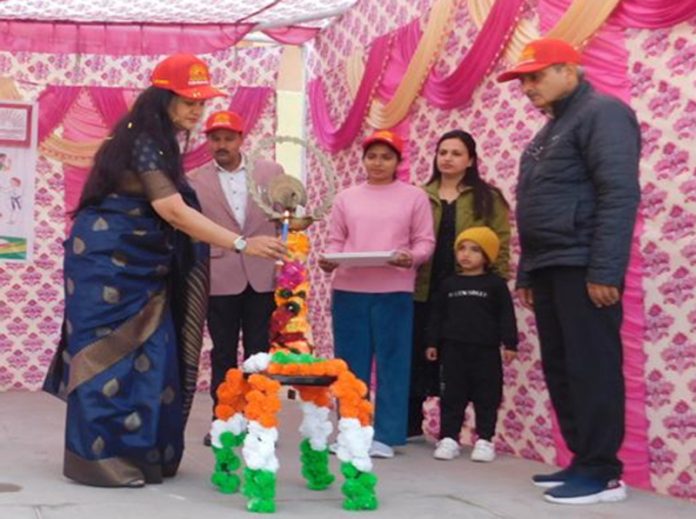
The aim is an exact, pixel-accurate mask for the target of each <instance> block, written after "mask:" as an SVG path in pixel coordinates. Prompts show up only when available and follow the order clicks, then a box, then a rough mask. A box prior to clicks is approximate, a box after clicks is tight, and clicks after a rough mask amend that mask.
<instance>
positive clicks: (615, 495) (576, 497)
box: [544, 476, 626, 505]
mask: <svg viewBox="0 0 696 519" xmlns="http://www.w3.org/2000/svg"><path fill="white" fill-rule="evenodd" d="M544 499H546V500H547V501H549V502H551V503H558V504H561V505H591V504H594V503H615V502H617V501H623V500H624V499H626V485H625V484H624V482H623V481H621V480H619V479H611V480H609V481H606V480H604V479H593V478H588V477H584V476H572V477H571V478H570V479H568V480H567V481H566V482H565V483H563V484H562V485H560V486H557V487H554V488H551V489H549V490H547V491H546V492H544Z"/></svg>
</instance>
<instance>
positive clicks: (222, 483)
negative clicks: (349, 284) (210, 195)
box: [211, 231, 378, 512]
mask: <svg viewBox="0 0 696 519" xmlns="http://www.w3.org/2000/svg"><path fill="white" fill-rule="evenodd" d="M287 247H288V256H287V257H286V258H285V260H284V261H283V264H282V266H281V267H280V269H279V271H278V275H277V279H276V291H275V300H276V305H277V308H276V310H275V311H274V313H273V315H272V317H271V329H270V341H271V351H270V354H267V353H260V354H257V355H254V356H252V357H250V358H249V359H247V360H246V361H245V362H244V364H243V366H242V371H240V370H238V369H231V370H230V371H228V373H227V375H226V378H225V381H224V382H223V383H222V384H221V385H220V387H219V388H218V389H217V395H218V401H219V403H218V405H217V406H216V408H215V416H216V418H217V419H216V420H215V421H214V422H213V425H212V428H211V439H212V446H213V452H214V453H215V460H216V464H215V471H214V473H213V476H212V481H213V484H215V485H216V486H217V487H218V488H219V489H220V491H222V492H226V493H233V492H236V491H237V490H238V489H239V485H240V478H239V476H238V475H237V471H238V470H239V468H240V465H241V464H240V462H239V458H238V457H237V455H236V453H235V449H236V448H238V447H239V446H240V445H243V447H242V456H243V458H244V463H245V465H246V468H245V469H244V486H243V492H244V495H245V496H246V497H247V498H248V502H247V509H248V510H249V511H252V512H274V511H275V509H276V504H275V493H276V472H277V471H278V459H277V458H276V456H275V443H276V441H277V439H278V429H277V426H278V417H277V414H278V411H279V410H280V400H279V398H278V391H279V389H280V383H279V382H278V381H276V380H274V377H281V376H283V377H294V378H299V379H302V378H303V377H305V378H307V379H308V383H307V384H306V385H300V384H297V385H295V386H294V389H295V390H296V391H297V394H298V395H299V397H300V400H301V408H302V423H301V425H300V433H301V435H302V441H301V442H300V460H301V462H302V476H303V477H304V478H305V479H306V481H307V487H308V488H309V489H311V490H324V489H326V488H328V487H329V486H330V485H331V484H332V483H333V482H334V479H335V477H334V475H333V474H332V473H331V471H330V470H329V448H328V437H329V435H330V434H331V432H332V431H333V424H332V423H331V420H330V419H329V414H330V412H331V409H332V403H333V399H334V398H336V399H337V401H338V409H339V414H340V419H339V422H338V430H339V433H338V439H337V445H338V449H337V452H336V454H337V456H338V458H339V460H340V461H341V473H342V474H343V475H344V477H345V480H346V481H345V483H344V484H343V486H342V487H341V491H342V492H343V495H344V498H345V499H344V501H343V508H345V509H346V510H374V509H376V508H377V506H378V501H377V495H376V491H375V487H376V485H377V476H375V474H374V473H373V472H372V460H371V459H370V456H369V453H368V452H369V448H370V445H371V443H372V437H373V435H374V429H373V428H372V417H373V407H372V404H371V403H370V402H369V401H368V400H367V394H368V390H367V386H366V385H365V383H364V382H362V381H361V380H359V379H358V378H357V377H356V376H355V375H353V373H351V372H350V370H349V369H348V365H347V364H346V363H345V362H344V361H343V360H340V359H322V358H318V357H316V356H315V355H314V354H313V351H314V348H313V346H312V344H311V342H310V340H311V327H310V324H309V321H308V320H307V299H308V295H309V288H310V287H309V282H308V275H307V268H306V261H307V256H308V255H309V250H310V246H309V239H308V238H307V236H306V234H305V233H304V232H303V231H294V232H290V233H289V234H288V237H287ZM247 376H248V378H245V377H247ZM310 378H311V379H312V380H309V379H310ZM319 381H322V382H319ZM312 384H314V385H312Z"/></svg>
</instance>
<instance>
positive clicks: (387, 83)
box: [375, 19, 423, 102]
mask: <svg viewBox="0 0 696 519" xmlns="http://www.w3.org/2000/svg"><path fill="white" fill-rule="evenodd" d="M393 34H394V37H393V43H392V45H391V48H390V52H389V54H388V55H387V56H386V60H385V61H386V63H385V64H384V65H383V66H382V67H383V69H384V73H383V74H382V78H381V80H380V82H379V84H378V85H377V89H376V90H375V93H376V95H377V96H378V97H379V98H380V99H381V100H383V101H385V102H387V101H389V100H390V99H391V98H392V97H394V94H395V93H396V89H397V88H399V84H400V83H401V80H402V78H403V76H404V74H405V73H406V69H407V68H408V64H409V63H410V62H411V59H413V55H414V54H415V52H416V49H417V48H418V42H419V41H420V39H421V37H422V36H423V31H422V30H421V28H420V20H419V19H415V20H413V21H412V22H410V23H407V24H406V25H403V26H401V27H400V28H399V29H397V30H396V31H394V33H393Z"/></svg>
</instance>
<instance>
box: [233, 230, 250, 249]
mask: <svg viewBox="0 0 696 519" xmlns="http://www.w3.org/2000/svg"><path fill="white" fill-rule="evenodd" d="M246 246H247V239H246V238H245V237H244V236H242V235H241V234H240V235H239V236H237V239H236V240H234V243H233V246H232V250H234V251H235V252H238V253H240V254H241V253H242V252H244V249H246Z"/></svg>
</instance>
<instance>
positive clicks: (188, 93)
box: [150, 54, 227, 99]
mask: <svg viewBox="0 0 696 519" xmlns="http://www.w3.org/2000/svg"><path fill="white" fill-rule="evenodd" d="M150 81H151V82H152V85H153V86H156V87H158V88H163V89H165V90H171V91H172V92H174V93H175V94H177V95H180V96H182V97H187V98H189V99H210V98H211V97H218V96H224V95H227V94H225V93H224V92H221V91H220V90H218V89H217V88H214V87H212V86H211V85H210V72H209V71H208V65H206V64H205V62H204V61H203V60H201V59H199V58H197V57H196V56H194V55H193V54H173V55H171V56H169V57H168V58H166V59H165V60H163V61H161V62H160V63H158V64H157V66H156V67H155V70H153V71H152V76H151V78H150Z"/></svg>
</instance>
